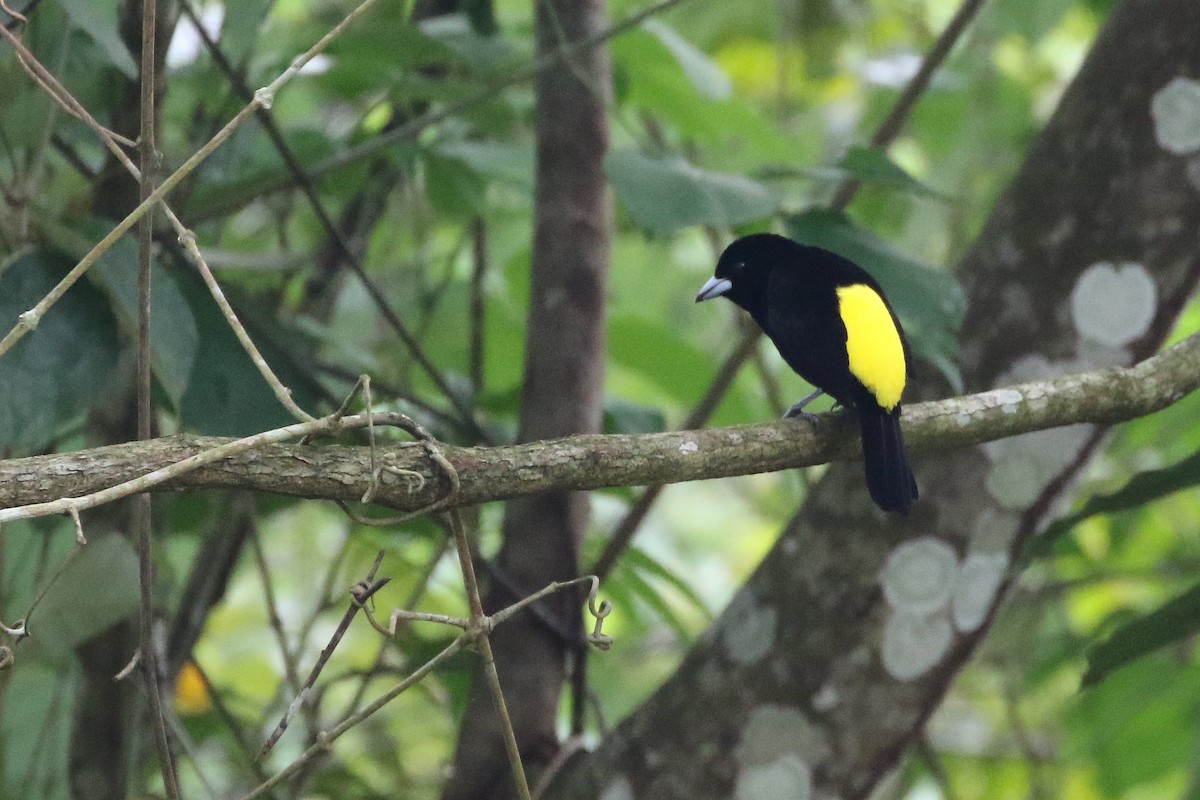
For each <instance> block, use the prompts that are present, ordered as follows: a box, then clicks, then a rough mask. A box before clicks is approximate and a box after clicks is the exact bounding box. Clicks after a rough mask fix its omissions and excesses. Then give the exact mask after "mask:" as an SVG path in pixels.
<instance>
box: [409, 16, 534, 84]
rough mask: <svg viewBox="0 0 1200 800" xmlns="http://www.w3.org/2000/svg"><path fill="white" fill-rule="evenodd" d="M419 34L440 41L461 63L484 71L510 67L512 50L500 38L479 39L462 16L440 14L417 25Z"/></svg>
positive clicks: (486, 37)
mask: <svg viewBox="0 0 1200 800" xmlns="http://www.w3.org/2000/svg"><path fill="white" fill-rule="evenodd" d="M418 28H419V29H420V31H421V33H423V34H424V35H426V36H428V37H429V38H430V39H433V40H434V41H437V42H440V43H441V44H442V45H444V46H445V47H446V48H447V49H449V50H450V52H452V53H454V55H455V56H457V57H458V58H459V59H460V60H462V61H463V62H464V63H466V64H468V65H470V66H471V67H473V68H474V69H477V70H480V71H487V70H493V69H498V68H501V67H504V66H505V65H510V64H511V63H512V61H513V57H514V56H515V55H516V51H515V50H514V49H513V46H512V45H511V44H510V43H509V41H508V40H507V39H505V38H504V37H502V36H480V35H479V34H478V33H476V32H475V30H474V28H473V27H472V25H471V20H470V18H469V17H468V16H467V15H466V14H440V15H438V16H435V17H431V18H429V19H426V20H422V21H421V23H420V25H418Z"/></svg>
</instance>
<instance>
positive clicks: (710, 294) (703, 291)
mask: <svg viewBox="0 0 1200 800" xmlns="http://www.w3.org/2000/svg"><path fill="white" fill-rule="evenodd" d="M732 288H733V281H731V280H729V279H728V278H709V279H708V283H706V284H704V285H703V286H701V287H700V294H698V295H696V302H697V303H699V302H702V301H704V300H712V299H713V298H714V297H720V296H721V295H723V294H725V293H726V292H728V291H729V290H730V289H732Z"/></svg>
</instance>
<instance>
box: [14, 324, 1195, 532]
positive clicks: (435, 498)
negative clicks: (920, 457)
mask: <svg viewBox="0 0 1200 800" xmlns="http://www.w3.org/2000/svg"><path fill="white" fill-rule="evenodd" d="M1197 388H1200V334H1196V335H1193V336H1192V337H1190V338H1188V339H1186V340H1185V341H1182V342H1180V343H1179V344H1177V345H1175V346H1173V347H1171V348H1170V349H1168V350H1166V351H1164V352H1162V353H1160V354H1158V355H1156V356H1154V357H1152V358H1149V359H1147V360H1145V361H1142V362H1141V363H1139V364H1137V365H1136V366H1134V367H1129V368H1116V367H1112V368H1107V369H1101V370H1096V371H1093V372H1087V373H1082V374H1074V375H1065V376H1060V377H1057V378H1054V379H1051V380H1043V381H1033V382H1030V383H1025V384H1019V385H1016V386H1009V387H1005V388H1003V389H997V390H994V391H988V392H982V393H980V394H974V395H967V396H964V397H955V398H951V399H948V400H939V401H936V402H926V403H919V404H917V405H912V406H908V407H907V408H905V410H904V417H905V437H906V439H907V441H908V444H909V449H910V451H912V452H915V453H940V452H943V451H947V450H955V449H958V448H962V447H968V446H970V445H973V444H979V443H981V442H993V441H996V440H998V439H1004V438H1007V437H1010V436H1018V435H1020V434H1025V433H1029V432H1035V431H1045V430H1048V429H1051V428H1059V427H1062V426H1064V425H1076V424H1079V423H1085V422H1086V423H1100V424H1114V423H1118V422H1125V421H1127V420H1131V419H1136V418H1138V417H1142V416H1145V415H1147V414H1151V413H1153V412H1155V411H1158V410H1160V409H1163V408H1166V407H1167V406H1169V405H1170V404H1171V403H1174V402H1175V401H1176V400H1178V399H1180V398H1181V397H1183V396H1185V395H1187V394H1190V393H1191V392H1193V391H1195V390H1196V389H1197ZM854 433H855V431H854V425H853V423H852V422H848V421H847V420H846V419H844V418H837V417H834V416H832V415H823V416H821V417H819V418H818V421H817V422H816V424H815V425H812V424H809V423H797V422H792V421H777V422H770V423H764V424H760V425H743V426H739V427H733V428H717V429H713V430H707V431H679V432H671V433H657V434H643V435H637V436H626V435H618V434H592V435H578V436H571V437H567V438H563V439H549V440H546V441H540V442H530V443H528V444H522V445H514V446H511V447H454V446H451V445H441V446H440V447H439V449H440V450H441V452H442V454H443V455H444V456H445V459H446V461H447V462H449V464H450V465H451V466H452V467H453V468H454V470H455V472H456V473H457V477H458V481H459V490H458V492H457V493H456V494H454V495H452V496H451V495H449V491H450V487H449V481H448V478H447V476H446V475H445V474H444V473H443V472H442V471H441V470H440V468H439V467H438V466H437V465H436V464H434V463H433V462H432V461H431V459H430V457H429V453H428V451H427V450H426V448H424V447H422V446H420V445H413V444H407V445H399V446H391V447H384V448H382V454H381V458H382V459H383V462H384V463H386V464H387V465H388V466H389V467H394V468H397V470H398V471H399V472H400V473H401V475H400V476H399V477H397V476H394V475H393V474H392V473H390V472H385V473H384V475H383V477H382V478H381V479H380V480H381V482H380V484H379V491H378V493H377V494H376V495H375V502H376V503H378V504H379V505H384V506H390V507H392V508H395V509H398V510H402V511H415V510H417V509H422V508H428V507H429V506H431V505H432V504H433V503H435V502H437V503H443V504H444V505H445V506H447V507H448V506H456V507H462V506H474V505H477V504H479V503H485V502H489V501H493V500H507V499H510V498H513V497H520V496H524V495H529V494H537V493H541V492H546V491H551V490H554V491H560V490H567V489H574V490H579V491H584V490H588V489H601V488H605V487H611V486H639V485H642V484H646V483H662V482H667V483H679V482H681V481H694V480H706V479H711V478H726V477H731V476H734V475H751V474H754V473H759V472H774V471H776V470H781V469H790V468H793V467H806V466H812V465H815V464H825V463H827V462H829V461H834V460H850V459H854V458H858V457H859V456H860V450H861V448H860V447H859V446H858V444H857V442H856V441H855V438H854ZM1048 435H1051V436H1052V435H1054V434H1048ZM233 442H234V440H232V439H221V438H217V437H212V436H168V437H164V438H161V439H155V440H153V441H149V442H129V443H126V444H119V445H111V446H108V447H96V448H92V449H89V450H81V451H78V452H75V453H55V454H53V455H44V456H32V457H30V458H17V459H12V460H9V461H0V521H2V520H4V519H6V518H9V517H8V516H7V509H13V508H16V507H18V506H23V505H29V504H36V503H52V502H54V501H56V500H58V499H59V498H79V497H82V496H83V495H87V494H90V493H93V492H97V491H100V490H104V489H107V488H109V487H113V486H116V485H117V484H120V483H123V482H125V481H136V480H139V479H141V478H142V477H143V476H145V475H147V474H148V473H149V472H151V471H155V472H156V471H158V470H167V469H171V468H173V467H174V466H175V465H177V464H179V463H180V462H183V461H184V460H185V459H188V458H192V457H198V456H201V455H204V454H207V453H210V452H215V449H216V448H220V447H228V446H229V445H230V444H231V443H233ZM370 474H371V460H370V452H369V450H368V449H367V448H366V447H344V446H337V445H334V446H328V447H311V446H305V445H291V444H271V445H259V446H257V447H253V448H250V449H248V450H243V451H241V452H239V453H237V454H235V455H228V456H224V457H221V458H218V459H217V460H215V461H213V462H211V463H209V464H207V465H206V466H203V467H199V468H197V469H195V470H193V471H189V472H185V473H183V474H181V475H180V476H179V477H176V478H172V479H170V480H165V481H163V482H161V483H156V484H155V485H154V487H153V490H154V491H195V490H199V489H215V488H227V489H233V488H238V489H245V490H253V491H259V492H274V493H277V494H287V495H293V496H296V497H305V498H308V499H313V500H342V501H345V502H351V503H352V502H357V501H358V500H359V499H360V498H361V497H362V494H363V491H364V490H365V489H366V487H367V485H368V484H369V481H370ZM414 474H415V475H420V476H421V478H422V480H421V481H415V480H410V479H409V478H411V477H412V475H414ZM403 475H408V476H409V478H405V477H403ZM149 488H150V487H145V489H143V488H138V489H135V491H142V490H148V489H149ZM43 512H44V513H41V514H32V516H45V515H48V514H55V513H59V514H61V513H66V511H65V509H64V508H61V507H58V508H47V509H43ZM26 515H30V514H28V512H26ZM12 518H16V517H12Z"/></svg>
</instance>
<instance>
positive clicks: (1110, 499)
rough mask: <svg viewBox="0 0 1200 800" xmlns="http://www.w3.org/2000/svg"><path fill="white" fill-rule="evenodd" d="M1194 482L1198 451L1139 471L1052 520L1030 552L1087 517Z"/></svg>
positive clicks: (1199, 469)
mask: <svg viewBox="0 0 1200 800" xmlns="http://www.w3.org/2000/svg"><path fill="white" fill-rule="evenodd" d="M1197 484H1200V452H1197V453H1193V454H1192V455H1191V456H1189V457H1187V458H1185V459H1183V460H1182V461H1179V462H1176V463H1174V464H1172V465H1170V466H1169V467H1163V468H1162V469H1151V470H1146V471H1145V472H1141V473H1139V474H1137V475H1134V476H1133V477H1132V478H1130V479H1129V482H1128V483H1126V484H1125V485H1124V486H1122V487H1121V488H1120V489H1118V490H1117V491H1115V492H1113V493H1111V494H1100V495H1094V496H1092V497H1089V498H1088V499H1087V501H1086V502H1085V503H1084V504H1083V506H1081V507H1080V508H1079V510H1078V511H1073V512H1071V513H1070V514H1067V515H1066V516H1065V517H1060V518H1059V519H1057V520H1055V521H1054V522H1053V523H1052V524H1051V525H1049V526H1048V527H1047V528H1046V530H1045V531H1043V532H1042V534H1041V535H1040V536H1039V537H1038V538H1037V539H1036V540H1034V542H1033V543H1032V544H1031V545H1030V548H1029V551H1030V554H1031V555H1034V556H1037V555H1041V554H1044V553H1045V552H1047V551H1048V550H1049V547H1050V546H1051V545H1053V544H1054V542H1056V541H1058V539H1060V538H1062V536H1063V535H1064V534H1066V533H1068V532H1069V531H1070V530H1071V529H1072V528H1074V527H1075V526H1076V525H1078V524H1079V523H1080V522H1083V521H1084V520H1085V519H1088V518H1089V517H1094V516H1096V515H1097V514H1111V513H1113V512H1115V511H1125V510H1128V509H1132V508H1139V507H1141V506H1144V505H1146V504H1147V503H1151V502H1153V501H1155V500H1157V499H1159V498H1160V497H1165V496H1167V495H1169V494H1173V493H1175V492H1178V491H1181V490H1183V489H1188V488H1191V487H1193V486H1196V485H1197Z"/></svg>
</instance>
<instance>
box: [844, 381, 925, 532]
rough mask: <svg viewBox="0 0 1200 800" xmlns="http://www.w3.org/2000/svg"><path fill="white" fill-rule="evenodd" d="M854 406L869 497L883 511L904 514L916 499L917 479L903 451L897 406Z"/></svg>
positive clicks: (873, 404) (868, 404)
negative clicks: (888, 409) (860, 435)
mask: <svg viewBox="0 0 1200 800" xmlns="http://www.w3.org/2000/svg"><path fill="white" fill-rule="evenodd" d="M857 406H858V421H859V425H860V426H861V427H862V447H863V463H864V464H865V466H866V473H867V489H868V491H870V492H871V499H872V500H874V501H875V503H876V505H878V506H879V507H880V508H882V509H883V510H884V511H898V512H900V513H901V514H907V513H908V509H909V506H911V505H912V503H913V501H914V500H916V499H917V481H916V479H915V478H914V477H913V472H912V467H910V466H909V465H908V455H907V454H906V453H905V452H904V434H903V433H901V431H900V407H899V406H896V408H895V409H893V410H892V411H891V412H888V411H885V410H884V409H882V408H880V407H879V405H878V404H877V403H872V402H865V403H864V402H859V403H858V404H857Z"/></svg>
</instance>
